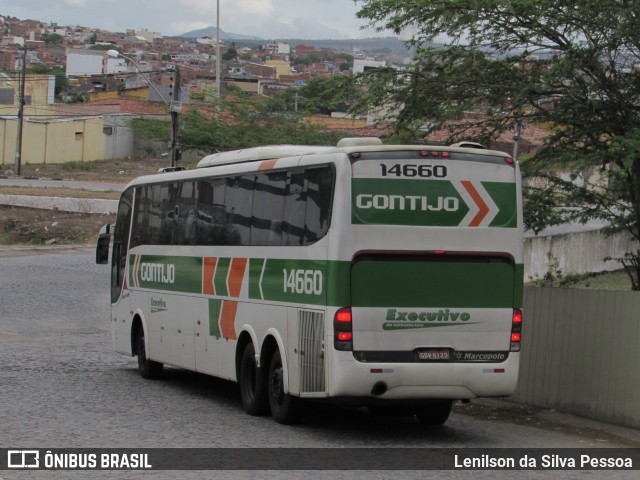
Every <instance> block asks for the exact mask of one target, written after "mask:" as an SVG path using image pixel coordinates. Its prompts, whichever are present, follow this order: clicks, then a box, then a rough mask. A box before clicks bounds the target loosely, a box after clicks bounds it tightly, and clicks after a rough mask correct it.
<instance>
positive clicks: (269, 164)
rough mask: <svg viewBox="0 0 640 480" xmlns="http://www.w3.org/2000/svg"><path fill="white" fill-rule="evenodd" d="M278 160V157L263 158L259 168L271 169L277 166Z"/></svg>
mask: <svg viewBox="0 0 640 480" xmlns="http://www.w3.org/2000/svg"><path fill="white" fill-rule="evenodd" d="M277 161H278V159H277V158H273V159H271V160H263V161H262V162H260V166H259V167H258V170H271V169H272V168H273V167H275V166H276V162H277Z"/></svg>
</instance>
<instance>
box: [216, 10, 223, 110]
mask: <svg viewBox="0 0 640 480" xmlns="http://www.w3.org/2000/svg"><path fill="white" fill-rule="evenodd" d="M216 10H217V12H216V96H217V99H218V101H217V104H216V120H219V119H220V109H221V108H222V105H221V102H222V91H221V88H222V78H221V77H222V58H220V0H217V2H216Z"/></svg>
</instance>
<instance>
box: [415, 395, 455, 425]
mask: <svg viewBox="0 0 640 480" xmlns="http://www.w3.org/2000/svg"><path fill="white" fill-rule="evenodd" d="M452 403H453V402H452V401H451V400H443V401H441V402H436V403H429V404H427V405H421V406H419V407H418V408H417V409H416V417H418V421H419V422H420V423H422V424H423V425H434V426H435V425H442V424H444V422H446V421H447V419H448V418H449V414H450V413H451V404H452Z"/></svg>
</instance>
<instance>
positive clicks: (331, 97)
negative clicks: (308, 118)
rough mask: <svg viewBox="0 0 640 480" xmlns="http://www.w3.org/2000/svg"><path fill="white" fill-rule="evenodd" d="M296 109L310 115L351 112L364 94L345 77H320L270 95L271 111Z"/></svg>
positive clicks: (269, 106) (269, 104)
mask: <svg viewBox="0 0 640 480" xmlns="http://www.w3.org/2000/svg"><path fill="white" fill-rule="evenodd" d="M296 95H297V111H298V112H303V113H307V114H314V113H317V114H322V115H329V114H331V112H336V111H338V112H346V111H350V110H351V109H352V107H353V106H354V105H356V104H357V103H358V102H359V101H360V99H361V98H362V96H363V92H362V89H360V88H359V87H358V86H357V85H354V84H353V83H352V82H350V81H349V80H347V79H345V78H344V77H319V78H314V79H312V80H310V81H309V82H308V83H307V84H306V85H303V86H302V87H299V88H297V89H294V88H289V89H287V90H285V91H283V92H282V93H279V94H278V95H275V96H273V97H271V99H270V100H269V103H268V105H267V108H268V109H269V110H270V111H280V112H282V111H289V112H291V111H295V110H296Z"/></svg>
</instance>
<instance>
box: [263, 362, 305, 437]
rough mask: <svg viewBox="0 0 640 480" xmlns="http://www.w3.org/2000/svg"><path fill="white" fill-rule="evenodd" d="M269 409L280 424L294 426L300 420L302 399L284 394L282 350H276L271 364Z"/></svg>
mask: <svg viewBox="0 0 640 480" xmlns="http://www.w3.org/2000/svg"><path fill="white" fill-rule="evenodd" d="M268 384H269V388H268V390H269V407H271V416H272V417H273V418H274V420H275V421H276V422H278V423H282V424H292V423H296V422H298V421H299V420H300V416H301V405H300V399H299V398H298V397H294V396H292V395H289V394H288V393H284V369H283V368H282V357H281V356H280V350H276V351H275V352H274V353H273V356H272V357H271V362H270V363H269V379H268Z"/></svg>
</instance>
